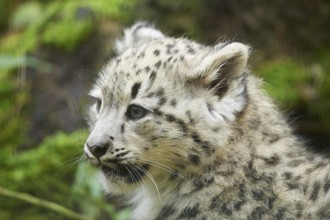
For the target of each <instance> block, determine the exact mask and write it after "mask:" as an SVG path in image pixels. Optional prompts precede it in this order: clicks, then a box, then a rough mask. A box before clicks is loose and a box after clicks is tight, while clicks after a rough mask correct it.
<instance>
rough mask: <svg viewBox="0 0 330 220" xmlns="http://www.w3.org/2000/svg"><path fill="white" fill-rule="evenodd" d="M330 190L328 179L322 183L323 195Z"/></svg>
mask: <svg viewBox="0 0 330 220" xmlns="http://www.w3.org/2000/svg"><path fill="white" fill-rule="evenodd" d="M329 189H330V179H329V178H328V179H327V180H326V181H325V183H324V186H323V191H324V193H327V192H328V191H329Z"/></svg>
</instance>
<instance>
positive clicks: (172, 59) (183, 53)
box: [98, 38, 207, 98]
mask: <svg viewBox="0 0 330 220" xmlns="http://www.w3.org/2000/svg"><path fill="white" fill-rule="evenodd" d="M206 50H207V47H204V46H202V45H200V44H197V43H195V42H193V41H190V40H187V39H183V38H179V39H175V38H165V39H157V40H152V41H150V42H147V43H144V44H141V45H139V46H136V47H133V48H128V49H127V50H125V51H124V52H123V53H122V54H121V55H119V56H117V57H115V58H114V59H112V60H111V61H110V62H109V64H108V65H106V67H105V68H104V69H103V70H102V71H101V74H100V77H99V80H98V86H99V87H100V88H101V89H102V90H103V91H107V90H110V91H112V93H113V92H116V93H117V95H119V94H120V93H122V95H128V94H129V93H130V89H131V87H132V85H134V84H135V83H144V82H145V81H153V80H155V79H156V78H157V80H158V81H159V80H160V79H162V80H165V81H173V80H174V79H175V77H176V76H177V75H178V74H180V73H182V72H184V71H185V70H187V69H189V68H190V67H191V65H192V64H193V65H195V63H196V62H195V60H196V59H197V58H196V57H197V56H201V55H203V54H205V53H206ZM122 98H124V97H122Z"/></svg>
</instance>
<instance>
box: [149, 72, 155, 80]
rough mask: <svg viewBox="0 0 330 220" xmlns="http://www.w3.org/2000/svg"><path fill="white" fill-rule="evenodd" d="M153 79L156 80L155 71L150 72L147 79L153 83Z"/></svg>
mask: <svg viewBox="0 0 330 220" xmlns="http://www.w3.org/2000/svg"><path fill="white" fill-rule="evenodd" d="M155 78H156V71H152V72H151V74H150V77H149V79H150V80H151V81H154V80H155Z"/></svg>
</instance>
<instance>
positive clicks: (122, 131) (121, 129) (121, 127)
mask: <svg viewBox="0 0 330 220" xmlns="http://www.w3.org/2000/svg"><path fill="white" fill-rule="evenodd" d="M120 131H121V133H122V134H123V133H124V132H125V125H124V124H122V125H121V126H120Z"/></svg>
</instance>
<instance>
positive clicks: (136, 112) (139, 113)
mask: <svg viewBox="0 0 330 220" xmlns="http://www.w3.org/2000/svg"><path fill="white" fill-rule="evenodd" d="M145 115H146V110H145V109H144V108H142V107H140V106H138V105H130V106H129V107H128V111H127V116H128V117H129V118H130V119H140V118H142V117H144V116H145Z"/></svg>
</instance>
